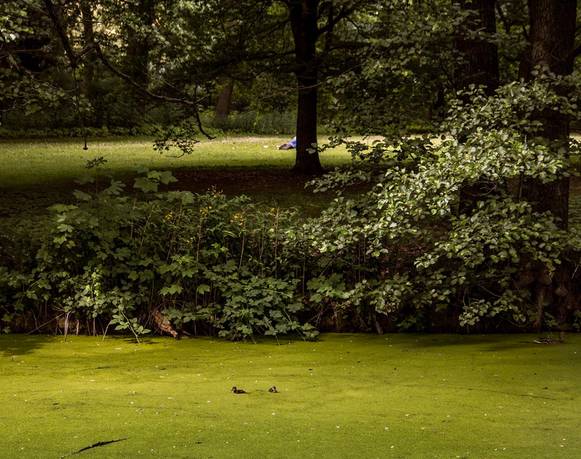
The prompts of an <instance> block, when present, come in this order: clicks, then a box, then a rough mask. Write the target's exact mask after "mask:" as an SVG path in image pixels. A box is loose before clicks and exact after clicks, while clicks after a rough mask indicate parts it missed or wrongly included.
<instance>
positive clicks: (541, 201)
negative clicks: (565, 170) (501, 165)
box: [523, 0, 577, 229]
mask: <svg viewBox="0 0 581 459" xmlns="http://www.w3.org/2000/svg"><path fill="white" fill-rule="evenodd" d="M576 11H577V0H558V1H555V0H529V14H530V41H531V53H530V56H531V64H532V68H533V69H534V68H538V67H543V68H545V69H547V70H550V71H551V72H552V73H554V74H556V75H568V74H570V73H571V72H572V71H573V61H574V59H573V50H574V47H575V28H576ZM539 118H540V121H542V123H543V128H544V129H543V130H544V136H545V137H546V138H547V139H549V140H551V141H555V142H556V144H558V143H559V142H560V143H562V146H566V145H567V144H568V141H569V134H570V133H569V119H568V117H567V116H565V115H562V114H560V113H557V112H547V113H543V114H541V116H540V117H539ZM523 195H524V197H525V198H526V199H528V200H529V201H531V202H533V203H534V205H535V208H536V210H538V211H541V212H544V211H550V212H552V213H553V215H554V216H555V217H557V218H558V219H559V225H560V226H561V227H562V228H564V229H566V228H567V226H568V212H569V178H568V177H563V178H561V179H560V180H557V181H555V182H551V183H542V182H541V181H537V180H530V181H528V182H527V183H526V184H525V187H524V190H523Z"/></svg>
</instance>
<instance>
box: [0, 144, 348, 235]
mask: <svg viewBox="0 0 581 459" xmlns="http://www.w3.org/2000/svg"><path fill="white" fill-rule="evenodd" d="M287 140H288V138H286V137H226V138H221V139H215V140H212V141H203V142H201V143H200V144H198V145H197V146H196V150H195V152H194V153H193V154H192V155H189V156H181V157H178V156H179V155H178V152H177V151H173V152H172V151H170V152H166V153H164V154H160V153H159V152H156V151H155V150H154V149H153V142H152V140H151V139H136V138H131V139H98V140H93V141H91V142H90V143H89V150H88V151H84V150H83V149H82V146H83V144H82V141H81V140H80V139H68V140H67V139H65V140H52V141H40V140H28V141H26V140H22V141H1V140H0V230H1V227H2V225H3V224H4V225H8V226H13V225H14V221H15V220H17V221H22V220H29V221H35V222H36V221H38V219H42V218H44V215H46V213H45V209H46V208H47V207H49V206H51V205H52V204H55V203H57V202H70V201H71V200H72V199H73V198H72V191H73V190H74V189H75V188H78V185H76V184H75V182H74V180H75V179H76V178H77V177H80V176H81V175H83V174H86V173H87V169H86V168H85V165H86V163H87V160H90V159H94V158H97V157H100V156H102V157H104V158H105V159H106V160H107V163H106V164H105V165H104V166H103V169H102V172H100V173H102V174H103V175H113V176H115V177H118V178H124V177H130V176H132V175H134V174H135V169H136V168H137V167H139V166H145V167H148V168H150V169H157V170H171V171H173V172H174V174H175V175H176V177H177V178H178V180H179V182H178V183H177V184H176V185H175V188H179V189H186V190H190V191H194V192H205V191H206V190H208V189H209V188H211V187H216V188H217V189H218V190H221V191H224V192H225V193H226V194H228V195H238V194H246V195H249V196H251V197H253V198H254V199H256V200H258V201H261V202H267V203H268V204H269V205H280V206H299V207H302V208H304V209H305V210H306V212H307V213H316V212H318V210H319V209H320V208H321V207H322V206H323V205H324V204H325V203H327V202H328V201H329V197H328V196H322V195H315V196H313V194H312V193H311V192H310V191H306V190H305V188H304V185H305V182H306V180H307V178H306V177H296V176H294V175H293V174H291V172H290V169H291V167H292V166H293V164H294V155H295V152H294V151H292V150H290V151H281V150H278V146H279V145H280V144H281V143H283V142H286V141H287ZM321 140H324V139H321ZM349 159H350V155H349V154H348V153H347V151H346V150H345V149H344V148H337V149H335V150H333V151H330V150H329V151H326V152H324V153H323V154H322V155H321V161H322V163H323V165H324V166H325V167H327V168H331V167H333V166H336V165H339V164H345V163H347V162H348V161H349ZM129 184H130V183H129ZM3 217H4V223H3V222H2V221H1V220H2V218H3ZM32 226H36V225H34V224H33V225H32Z"/></svg>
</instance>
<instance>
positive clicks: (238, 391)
mask: <svg viewBox="0 0 581 459" xmlns="http://www.w3.org/2000/svg"><path fill="white" fill-rule="evenodd" d="M230 390H231V391H232V393H233V394H247V393H248V392H246V391H245V390H244V389H238V388H237V387H236V386H233V387H232V389H230Z"/></svg>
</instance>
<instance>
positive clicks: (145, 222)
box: [0, 170, 315, 339]
mask: <svg viewBox="0 0 581 459" xmlns="http://www.w3.org/2000/svg"><path fill="white" fill-rule="evenodd" d="M174 180H175V179H173V177H172V176H171V174H169V173H166V172H157V171H147V170H144V171H143V172H142V175H141V176H140V177H138V178H137V179H136V180H135V185H134V186H135V188H136V189H137V190H138V193H137V194H128V193H125V192H124V191H123V188H124V185H123V184H122V183H120V182H117V181H112V182H111V185H110V186H109V187H108V188H106V189H104V190H102V191H100V192H98V193H95V194H91V193H87V192H85V191H77V192H75V195H76V197H77V199H78V200H79V203H78V204H76V205H56V206H53V207H52V212H53V213H54V220H53V223H52V224H51V226H50V227H49V228H48V234H47V237H46V239H45V240H44V241H43V243H42V246H41V247H40V249H39V250H38V252H37V253H36V255H35V259H34V262H33V263H31V264H30V265H29V266H28V267H22V269H21V270H20V273H18V272H15V270H7V269H5V270H3V271H1V272H0V282H1V283H2V285H3V286H4V287H5V288H3V289H2V291H3V292H4V295H3V297H2V298H1V300H2V302H3V304H4V305H5V309H9V308H10V309H11V310H12V312H13V313H17V314H18V313H20V312H21V311H23V310H25V309H28V310H31V311H34V310H36V311H37V313H38V309H39V303H40V304H42V303H45V304H48V305H50V307H51V308H53V309H54V310H55V312H57V313H58V312H60V313H62V314H67V315H69V314H70V315H72V316H74V317H75V318H77V319H95V318H101V319H105V320H106V322H107V323H109V324H110V325H114V326H115V328H116V329H117V330H131V331H132V332H133V333H135V334H137V335H138V334H141V333H146V332H147V331H148V329H149V328H151V325H150V324H151V314H152V312H153V311H155V310H162V311H167V314H169V315H170V316H171V317H172V318H173V319H174V323H175V324H176V325H179V326H184V325H185V324H188V323H190V322H191V323H192V325H194V324H195V326H196V327H198V328H200V327H202V328H203V327H210V329H214V330H217V331H218V333H219V334H220V335H221V336H224V337H227V338H231V339H243V338H251V337H253V336H254V335H261V334H266V335H280V334H287V333H291V332H293V333H295V332H296V333H300V334H303V335H304V336H306V337H309V338H311V337H313V336H315V333H314V331H313V329H312V327H310V326H308V324H306V323H304V322H303V321H301V320H300V318H299V315H300V313H301V311H303V309H304V305H303V303H302V302H301V300H300V298H299V297H298V296H297V280H296V278H294V277H292V276H291V275H289V272H288V271H287V270H286V269H281V267H282V266H285V267H288V266H292V263H293V260H292V258H293V254H292V247H288V246H284V245H283V244H282V243H281V241H282V239H283V232H284V231H285V228H286V227H287V226H288V225H289V224H290V223H291V222H293V221H294V219H295V214H294V212H292V211H281V210H280V209H262V208H258V207H256V206H254V205H252V204H250V203H249V202H248V199H247V198H245V197H239V198H234V199H227V198H226V197H225V196H224V195H222V194H220V193H217V192H215V193H209V194H204V195H195V194H192V193H189V192H164V193H159V192H158V187H159V185H160V184H168V183H170V182H171V181H174ZM27 268H28V271H27ZM7 291H9V292H10V293H9V294H6V292H7ZM9 305H10V306H9ZM13 305H18V306H17V307H16V306H13ZM7 319H9V317H5V319H4V321H5V322H6V321H9V320H7Z"/></svg>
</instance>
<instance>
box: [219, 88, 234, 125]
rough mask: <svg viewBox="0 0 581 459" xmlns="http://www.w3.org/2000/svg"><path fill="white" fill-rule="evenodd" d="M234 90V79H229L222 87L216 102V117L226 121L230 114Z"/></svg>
mask: <svg viewBox="0 0 581 459" xmlns="http://www.w3.org/2000/svg"><path fill="white" fill-rule="evenodd" d="M233 92H234V81H233V80H229V81H228V82H227V83H226V84H225V85H224V86H223V87H222V89H221V91H220V94H219V95H218V101H217V102H216V112H215V113H216V119H218V120H219V121H224V120H226V118H228V115H229V114H230V107H231V105H232V93H233Z"/></svg>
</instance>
